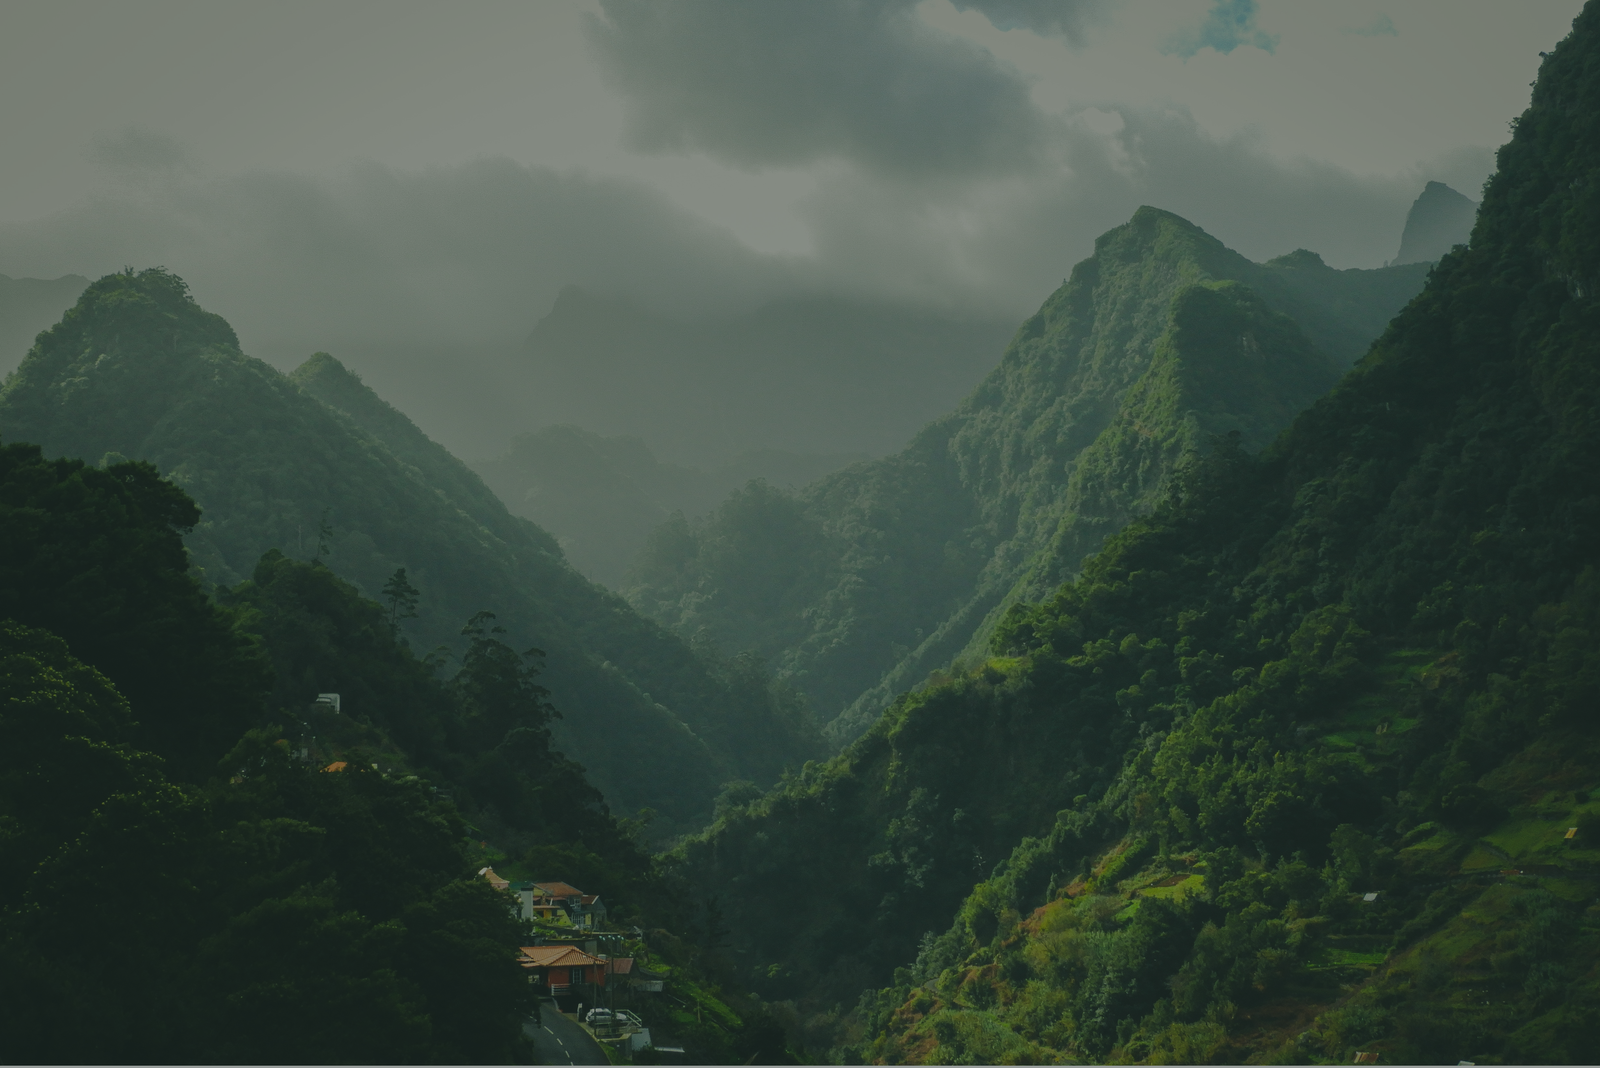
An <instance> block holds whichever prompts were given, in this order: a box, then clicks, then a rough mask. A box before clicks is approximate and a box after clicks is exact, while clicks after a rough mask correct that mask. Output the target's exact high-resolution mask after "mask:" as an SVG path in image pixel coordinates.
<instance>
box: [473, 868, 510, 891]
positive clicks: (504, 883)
mask: <svg viewBox="0 0 1600 1068" xmlns="http://www.w3.org/2000/svg"><path fill="white" fill-rule="evenodd" d="M478 874H479V875H481V876H483V877H484V878H485V879H488V880H489V885H490V886H492V887H494V888H495V889H496V890H504V889H505V888H506V887H508V886H510V885H511V880H510V879H502V878H500V876H498V875H496V874H495V873H494V869H493V868H481V869H479V871H478Z"/></svg>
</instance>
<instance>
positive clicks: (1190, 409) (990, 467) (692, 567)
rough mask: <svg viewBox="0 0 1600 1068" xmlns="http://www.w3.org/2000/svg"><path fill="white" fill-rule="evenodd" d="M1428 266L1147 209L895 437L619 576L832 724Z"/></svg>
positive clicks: (953, 642)
mask: <svg viewBox="0 0 1600 1068" xmlns="http://www.w3.org/2000/svg"><path fill="white" fill-rule="evenodd" d="M1426 270H1427V268H1426V266H1425V265H1414V266H1410V267H1400V268H1386V269H1383V270H1378V271H1359V270H1351V271H1335V270H1333V269H1331V268H1329V267H1327V266H1326V265H1324V264H1323V263H1322V261H1321V259H1320V258H1319V257H1317V256H1316V255H1315V254H1313V253H1310V252H1306V251H1304V250H1301V251H1299V252H1295V253H1291V254H1290V255H1288V256H1284V257H1280V258H1279V259H1277V260H1274V261H1272V262H1271V263H1268V264H1265V265H1263V264H1256V263H1252V262H1250V261H1249V260H1247V259H1245V258H1244V257H1243V256H1240V255H1239V254H1237V253H1235V252H1233V251H1231V250H1229V249H1228V248H1226V247H1225V246H1223V244H1222V243H1221V242H1220V241H1218V240H1216V239H1215V238H1213V237H1211V236H1210V235H1208V234H1206V233H1205V232H1204V231H1202V230H1200V229H1199V228H1198V227H1195V226H1193V225H1191V224H1190V223H1188V222H1185V221H1184V220H1183V219H1180V218H1178V217H1177V216H1175V215H1172V214H1170V213H1168V212H1164V211H1159V210H1156V209H1154V208H1141V209H1140V210H1139V211H1138V212H1137V213H1136V214H1135V215H1134V217H1133V218H1132V220H1130V221H1129V222H1128V223H1127V224H1126V225H1123V226H1120V227H1118V228H1116V229H1115V230H1112V231H1110V232H1109V233H1107V234H1105V235H1104V236H1102V237H1101V238H1100V239H1099V241H1097V242H1096V246H1095V253H1094V255H1093V256H1092V257H1090V258H1089V259H1087V260H1085V261H1084V262H1083V263H1080V264H1079V265H1078V266H1077V267H1076V268H1074V270H1073V272H1072V276H1071V278H1070V279H1069V280H1068V281H1067V282H1066V283H1064V284H1063V285H1062V287H1061V288H1060V289H1059V290H1057V291H1056V293H1055V294H1054V295H1052V296H1051V297H1050V299H1049V300H1047V301H1046V302H1045V304H1044V306H1043V307H1042V308H1041V309H1040V310H1039V312H1038V314H1036V315H1034V316H1033V317H1032V318H1031V319H1029V320H1028V321H1027V322H1026V323H1024V324H1023V326H1022V327H1021V329H1020V330H1018V331H1017V334H1016V336H1015V338H1014V339H1013V340H1012V342H1011V344H1010V347H1009V348H1007V350H1006V352H1005V355H1004V357H1003V358H1002V360H1001V362H1000V365H999V366H998V367H997V368H996V369H995V370H994V371H993V372H992V373H991V374H990V375H989V376H988V377H987V378H986V379H985V380H984V382H983V383H982V384H981V385H980V386H979V387H978V389H977V391H976V392H975V393H973V394H972V396H971V397H969V398H968V399H967V400H966V401H965V402H964V403H963V404H962V405H961V406H960V407H959V408H958V409H957V410H956V411H955V412H953V413H952V414H950V415H948V416H946V417H944V418H942V419H940V420H938V421H936V422H934V423H933V424H931V425H930V426H928V427H927V428H926V429H924V430H923V431H922V432H921V433H920V434H918V435H917V436H916V438H915V439H914V440H913V441H912V443H911V444H910V445H909V446H908V447H907V448H906V449H905V450H904V451H903V452H901V453H898V454H897V455H894V456H891V457H888V458H886V459H883V460H880V461H875V462H870V463H863V464H856V465H853V466H852V467H850V468H847V469H846V470H844V471H841V472H838V473H836V474H833V475H830V476H827V477H825V478H823V479H820V480H819V481H817V482H815V483H813V484H812V485H810V486H808V487H806V488H805V489H804V490H803V491H802V492H801V493H799V494H798V495H791V494H788V493H784V492H780V491H776V490H774V489H772V488H770V487H766V486H762V485H760V484H752V485H751V486H749V487H747V488H746V489H744V490H742V491H740V492H738V493H735V494H734V495H733V496H732V497H731V498H730V499H729V500H728V501H727V502H726V503H725V504H724V505H723V507H722V508H721V509H720V510H719V512H718V513H717V514H715V515H714V516H713V517H711V519H710V520H709V521H708V522H705V523H702V524H699V525H697V526H695V527H691V526H690V524H688V523H687V522H686V521H684V520H682V519H681V518H680V519H675V520H673V521H672V522H670V523H668V524H667V525H666V526H664V527H662V528H661V529H660V530H659V531H658V532H657V533H656V534H655V535H654V536H653V537H652V540H651V541H650V543H649V544H648V545H647V547H646V550H645V552H644V554H642V556H641V560H640V563H639V565H638V567H637V568H636V570H635V572H634V574H633V576H632V578H631V580H630V582H629V584H628V585H627V586H626V587H625V592H626V594H627V596H628V598H629V600H630V601H631V602H632V603H633V604H634V605H636V606H638V607H639V608H640V610H641V611H643V612H645V613H647V614H649V615H651V616H653V617H654V618H656V619H659V620H661V621H662V622H664V623H666V624H667V625H669V626H671V627H673V628H674V629H676V630H677V631H679V632H680V633H683V634H690V635H692V634H698V633H701V632H704V633H705V634H707V635H709V636H710V637H711V638H712V639H713V640H715V641H716V642H718V643H719V644H721V645H722V646H723V647H724V648H728V649H744V648H750V647H754V648H755V649H756V650H757V651H759V652H760V653H761V654H763V655H764V656H766V657H768V658H769V659H770V660H771V661H772V662H773V664H774V665H775V666H776V667H777V668H778V669H779V671H780V673H781V674H784V675H787V676H788V677H789V678H792V679H793V681H794V682H795V683H796V685H798V686H799V687H800V688H801V689H803V690H804V691H805V692H806V693H807V694H809V696H810V697H811V698H812V700H813V702H814V706H815V708H816V711H817V712H818V714H819V716H820V717H821V718H823V719H825V720H832V721H833V722H832V723H831V726H830V728H829V731H830V734H831V736H832V737H833V739H834V741H836V742H840V743H842V742H846V741H849V740H850V739H851V738H853V737H855V736H856V735H858V734H859V733H860V732H861V731H862V730H864V729H866V727H867V726H868V725H870V724H871V722H872V720H873V719H874V718H875V717H876V716H877V715H878V714H879V713H880V712H881V710H882V709H883V708H884V707H885V706H886V705H887V704H888V703H889V701H890V700H891V699H892V698H893V695H894V694H895V693H897V692H900V691H902V690H905V689H907V688H908V687H910V686H912V685H915V684H916V683H918V682H920V681H921V680H922V679H923V678H925V677H926V676H927V674H928V673H929V672H930V671H932V670H935V669H938V668H941V667H942V666H944V665H945V664H947V663H949V662H950V660H951V659H952V658H953V657H955V656H957V655H958V654H961V653H962V651H963V650H966V651H967V652H968V654H969V655H970V654H972V653H974V652H978V651H981V649H982V648H983V646H984V643H985V642H986V640H987V636H988V633H989V632H990V630H992V628H993V625H994V622H995V620H996V619H997V618H998V617H999V614H1000V613H1001V612H1002V611H1003V610H1004V609H1005V606H1006V605H1007V604H1009V603H1011V602H1013V601H1015V600H1016V599H1018V598H1019V597H1038V596H1042V595H1043V594H1045V593H1047V592H1048V591H1049V590H1051V589H1053V588H1054V586H1055V585H1056V584H1057V583H1059V582H1060V581H1061V580H1062V579H1063V578H1065V577H1067V576H1068V575H1070V574H1072V573H1073V572H1075V571H1076V569H1077V568H1078V566H1079V563H1080V561H1081V560H1082V559H1083V557H1084V556H1085V555H1086V554H1088V553H1091V552H1093V551H1095V550H1096V549H1097V548H1098V547H1099V545H1100V543H1101V541H1102V539H1103V538H1104V537H1105V536H1106V535H1107V534H1108V533H1111V532H1114V531H1115V530H1117V529H1119V528H1120V527H1121V526H1122V525H1123V524H1124V523H1125V522H1127V520H1128V519H1129V518H1131V517H1132V516H1134V515H1138V514H1141V513H1143V512H1146V511H1148V510H1149V509H1150V508H1151V507H1152V506H1153V505H1154V503H1155V501H1156V499H1157V498H1158V496H1159V495H1160V493H1161V491H1162V487H1163V486H1164V485H1165V482H1166V479H1167V477H1168V474H1169V472H1170V471H1171V469H1172V465H1173V463H1174V462H1175V461H1176V460H1177V459H1178V457H1180V456H1181V455H1183V454H1184V452H1185V451H1186V450H1188V449H1192V448H1193V447H1194V446H1195V445H1197V444H1198V443H1200V442H1201V441H1203V440H1204V439H1205V437H1206V436H1207V435H1209V434H1213V433H1218V432H1226V431H1231V430H1238V431H1240V433H1241V435H1242V440H1243V441H1244V443H1245V445H1246V447H1248V448H1259V447H1261V446H1262V445H1265V444H1266V443H1267V442H1268V441H1270V440H1271V438H1272V436H1273V435H1274V434H1275V433H1277V431H1278V430H1280V429H1281V428H1282V427H1284V426H1285V425H1287V423H1288V422H1289V420H1290V419H1291V418H1292V417H1293V416H1294V414H1295V413H1297V412H1298V411H1300V410H1301V409H1302V408H1304V407H1305V406H1307V405H1308V404H1310V403H1311V402H1312V401H1313V400H1314V399H1315V398H1316V397H1318V396H1320V395H1321V394H1322V393H1323V392H1324V391H1325V390H1326V389H1327V388H1328V387H1329V386H1331V385H1332V384H1333V383H1334V382H1335V381H1336V380H1337V378H1338V375H1339V374H1340V373H1341V372H1342V371H1343V369H1344V368H1345V367H1347V366H1348V365H1349V362H1350V361H1351V360H1353V359H1354V358H1355V356H1356V355H1358V354H1359V352H1360V351H1361V350H1362V349H1363V348H1364V347H1365V345H1366V344H1367V343H1369V342H1370V340H1371V339H1372V338H1373V337H1374V336H1376V335H1377V333H1378V332H1379V331H1380V330H1381V329H1382V326H1383V324H1384V323H1385V322H1387V320H1388V319H1389V317H1390V316H1391V315H1393V313H1394V312H1395V311H1396V310H1398V309H1399V308H1400V306H1401V305H1403V304H1404V303H1405V301H1406V300H1407V299H1409V298H1410V297H1411V296H1412V295H1413V294H1414V293H1415V292H1416V291H1417V289H1418V288H1420V286H1421V284H1422V280H1423V277H1424V275H1425V272H1426Z"/></svg>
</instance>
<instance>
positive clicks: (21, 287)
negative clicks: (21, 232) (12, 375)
mask: <svg viewBox="0 0 1600 1068" xmlns="http://www.w3.org/2000/svg"><path fill="white" fill-rule="evenodd" d="M88 284H89V280H88V279H87V278H84V277H83V276H81V275H76V274H69V275H64V276H63V277H61V278H51V279H43V278H7V277H6V276H5V275H3V274H0V368H3V369H4V372H10V371H11V369H12V368H14V367H16V365H17V364H19V363H21V362H22V357H23V355H24V354H25V353H26V352H27V351H28V349H29V347H30V346H32V345H33V339H34V338H35V337H36V336H37V335H38V334H40V333H41V332H43V331H45V330H48V329H50V328H51V327H52V326H54V325H55V324H56V323H57V322H58V321H60V319H61V313H62V312H64V311H66V310H67V309H68V308H70V307H72V306H73V305H74V304H76V303H77V302H78V294H80V293H82V292H83V289H84V287H85V286H87V285H88Z"/></svg>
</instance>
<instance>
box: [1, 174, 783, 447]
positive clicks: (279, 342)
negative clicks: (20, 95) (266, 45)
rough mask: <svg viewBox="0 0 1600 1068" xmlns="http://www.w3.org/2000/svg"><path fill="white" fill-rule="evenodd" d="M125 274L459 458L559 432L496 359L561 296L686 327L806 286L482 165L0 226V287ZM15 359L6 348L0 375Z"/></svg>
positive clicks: (772, 264) (669, 216)
mask: <svg viewBox="0 0 1600 1068" xmlns="http://www.w3.org/2000/svg"><path fill="white" fill-rule="evenodd" d="M125 264H131V265H134V266H140V267H142V266H148V265H153V264H162V265H164V266H166V267H168V268H170V269H172V270H173V271H176V272H177V273H178V274H180V275H182V276H183V277H184V278H185V279H186V280H187V281H188V282H189V283H190V285H191V287H192V289H193V291H194V294H195V297H196V299H197V300H199V301H200V302H201V303H202V304H203V305H205V306H206V307H208V308H210V309H211V310H213V311H216V312H219V313H221V314H222V315H224V316H226V317H227V318H228V319H229V321H230V322H232V323H233V325H234V326H235V328H236V329H237V330H238V332H239V335H240V339H241V342H242V344H243V345H244V348H245V351H247V352H249V353H250V354H251V355H254V356H259V357H262V358H264V359H267V360H269V361H270V362H272V363H274V364H276V365H277V366H279V367H283V368H287V367H290V366H293V365H295V364H297V363H299V362H300V361H301V360H303V359H305V357H306V356H308V355H310V353H312V352H314V351H316V350H319V349H321V350H327V351H329V352H332V353H334V354H335V355H337V356H339V357H340V358H341V359H345V360H346V361H347V362H349V363H350V364H351V365H352V366H354V367H355V368H356V369H357V370H358V371H360V372H361V373H363V374H365V375H367V377H368V379H369V381H372V382H373V384H374V386H375V387H376V388H379V389H380V391H381V392H383V393H384V394H385V396H387V397H388V398H389V399H391V400H392V401H393V402H394V403H396V404H397V405H399V406H400V407H401V408H402V409H403V410H406V411H407V412H409V413H411V414H412V415H414V416H415V417H416V418H417V419H418V421H419V422H420V423H421V424H422V425H423V426H424V427H425V429H428V430H429V431H430V432H433V433H436V434H438V435H439V436H440V437H441V438H443V439H444V440H446V441H447V442H448V443H449V444H450V445H451V446H452V447H453V448H458V449H460V450H462V451H464V452H465V453H467V454H468V455H473V454H480V453H486V452H489V451H492V450H493V449H495V448H498V447H500V445H501V444H502V443H503V440H504V439H506V438H509V437H510V436H511V435H512V434H514V433H517V432H519V431H521V430H525V429H529V428H531V427H533V426H537V425H540V424H541V423H545V422H552V421H556V422H559V421H561V418H560V414H561V413H559V412H551V411H546V410H544V409H543V408H542V407H541V405H542V404H543V399H542V398H541V397H540V396H539V394H538V393H537V391H536V390H529V389H527V388H524V386H515V388H513V386H514V385H515V384H514V383H513V384H510V385H508V381H509V380H508V378H507V376H508V375H509V374H511V370H512V369H511V368H510V367H509V365H508V362H507V361H508V359H510V354H513V353H517V352H520V351H521V348H522V345H523V343H524V341H525V339H526V338H527V336H528V334H529V332H530V331H531V330H532V328H533V326H534V324H535V323H537V322H538V321H539V319H540V318H541V317H542V316H544V315H545V314H546V313H547V312H548V311H549V310H550V308H551V306H552V305H553V304H554V302H555V298H556V295H557V294H558V293H559V292H560V291H561V290H562V288H563V287H565V286H568V285H578V286H582V287H584V288H586V289H588V290H590V291H594V292H601V293H610V294H616V295H618V296H619V297H625V298H627V299H629V300H631V301H633V302H634V303H636V304H639V305H641V306H644V307H646V308H651V309H655V310H657V311H661V312H667V313H670V314H674V315H679V316H684V317H690V318H693V317H695V316H704V315H716V314H726V313H730V312H734V311H740V310H745V309H748V308H751V307H754V306H756V305H758V304H759V303H761V302H762V301H763V300H766V299H768V298H770V297H771V296H772V295H773V294H776V293H780V292H783V293H789V292H794V291H795V290H796V288H797V287H798V285H799V284H800V283H799V282H798V281H797V277H798V275H799V274H800V273H801V271H800V269H799V268H798V267H797V266H796V265H795V264H793V263H790V262H789V261H786V260H784V259H781V258H777V257H771V256H763V255H760V254H757V253H754V252H752V251H750V250H749V249H747V248H746V247H745V246H743V245H741V244H740V243H739V242H738V241H737V240H735V239H734V238H733V237H732V236H731V235H730V234H728V233H727V232H726V231H724V230H721V229H719V228H717V227H714V226H712V225H710V224H707V223H705V222H704V221H703V220H700V219H698V218H696V217H693V216H691V215H689V214H688V213H686V212H683V211H681V210H679V209H677V208H675V207H673V206H671V205H670V204H668V203H667V202H666V201H664V200H663V199H662V198H660V197H659V196H658V195H657V194H655V193H653V192H651V191H649V190H647V189H645V188H643V187H641V186H639V185H637V184H636V183H632V182H626V181H618V180H607V179H599V178H594V177H589V176H585V175H583V174H578V173H571V172H560V171H554V170H549V169H544V168H536V167H525V166H521V165H519V164H515V163H512V162H510V161H507V160H492V159H491V160H484V161H480V162H477V163H473V164H469V165H464V166H459V167H450V168H439V169H435V170H429V171H422V172H403V171H396V170H391V169H387V168H382V167H377V166H368V167H365V168H362V169H359V170H357V171H356V172H354V173H352V174H350V175H348V176H346V177H344V178H341V179H338V180H319V179H311V178H305V177H298V176H293V175H285V174H269V173H257V174H251V175H245V176H241V177H233V178H227V179H217V180H209V181H196V180H186V181H176V182H171V183H163V184H161V185H159V186H154V187H148V186H136V187H131V188H130V190H128V191H125V192H123V193H121V194H119V195H117V196H108V197H103V198H101V199H99V200H96V201H94V202H91V203H88V204H86V205H84V206H83V207H82V208H80V209H78V210H74V211H70V212H65V213H61V214H58V215H56V216H54V217H51V218H47V219H44V220H40V221H36V222H32V223H27V224H15V225H10V226H5V227H3V228H0V274H8V275H11V276H14V277H17V276H27V277H55V276H57V275H62V274H68V273H76V274H82V275H88V276H90V277H96V276H98V275H101V274H104V273H107V272H109V271H113V270H117V269H119V268H121V267H122V266H123V265H125ZM21 355H22V354H21V352H7V353H3V354H0V361H3V363H0V374H3V373H4V372H5V371H6V370H8V369H9V367H10V366H14V365H15V363H16V361H17V360H18V359H20V357H21ZM524 385H525V384H524Z"/></svg>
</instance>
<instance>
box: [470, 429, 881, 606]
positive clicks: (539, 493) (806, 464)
mask: <svg viewBox="0 0 1600 1068" xmlns="http://www.w3.org/2000/svg"><path fill="white" fill-rule="evenodd" d="M864 459H866V456H865V455H864V454H850V453H844V454H837V453H836V454H823V455H801V454H797V453H786V452H780V451H778V450H775V449H766V450H759V451H752V452H747V453H744V454H742V455H740V456H738V457H736V458H735V459H734V460H733V461H732V462H731V463H728V464H725V465H723V466H722V467H719V468H716V469H713V470H709V471H706V470H701V469H700V468H695V467H684V466H682V465H680V464H670V463H663V462H661V461H660V460H658V459H656V457H655V454H654V453H652V452H651V450H650V448H649V446H647V445H646V444H645V443H644V442H643V441H642V440H641V439H639V438H636V437H615V438H607V437H602V436H600V435H599V434H595V433H593V432H591V431H587V430H583V429H581V428H579V427H575V426H549V427H545V428H543V429H541V430H535V431H532V432H530V433H527V434H520V435H518V436H517V437H516V438H514V439H513V440H512V442H511V448H510V449H509V450H507V451H506V452H505V453H504V454H503V455H501V456H499V457H496V458H495V459H493V460H482V461H479V462H477V463H474V464H473V465H472V469H473V470H474V471H475V472H477V474H478V476H479V477H480V478H482V479H483V481H484V483H485V484H486V485H487V486H488V487H489V488H490V489H492V490H494V492H495V493H496V494H497V495H498V496H499V498H500V499H501V500H502V501H504V502H505V505H506V507H507V508H508V509H509V510H510V511H511V512H512V513H513V514H515V515H520V516H522V517H523V518H525V519H530V520H532V521H533V522H535V523H537V524H538V525H539V526H541V527H543V528H544V529H545V530H548V531H549V532H550V533H551V534H553V535H555V537H556V540H557V541H558V542H559V543H560V545H561V550H562V552H563V553H564V554H565V555H566V557H567V560H568V561H569V562H570V563H571V564H572V566H573V567H575V568H577V569H578V570H579V571H581V572H582V573H583V574H584V575H586V576H588V577H589V578H590V579H592V580H593V581H595V582H599V583H601V584H603V585H605V586H608V587H610V588H612V589H616V588H617V587H618V586H620V585H621V584H622V581H623V577H624V575H625V573H626V571H627V568H628V566H629V565H630V564H631V563H632V562H633V561H634V559H635V558H636V557H637V556H638V555H639V551H640V550H641V549H642V548H643V547H644V544H645V541H646V540H647V539H648V538H649V536H650V532H651V531H653V530H655V529H656V528H657V527H659V526H660V525H661V524H662V523H664V522H666V520H667V519H668V518H669V517H670V516H671V515H672V513H673V512H682V513H684V514H685V515H689V516H698V515H702V514H704V513H706V512H710V511H711V510H712V509H714V508H715V507H716V506H717V504H718V503H719V502H721V501H722V499H723V498H724V497H726V496H727V495H728V493H729V491H731V490H733V489H736V488H737V487H739V486H742V485H744V484H745V483H746V482H749V481H751V480H752V479H757V478H759V479H765V480H768V481H770V482H772V483H774V484H775V485H779V486H798V485H804V484H805V483H807V482H810V481H812V480H813V479H816V478H818V477H820V476H822V475H825V474H827V473H828V472H829V471H833V470H836V469H837V468H840V467H844V466H845V465H846V464H849V463H852V462H854V461H856V460H864Z"/></svg>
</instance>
